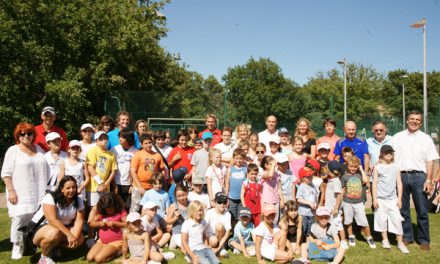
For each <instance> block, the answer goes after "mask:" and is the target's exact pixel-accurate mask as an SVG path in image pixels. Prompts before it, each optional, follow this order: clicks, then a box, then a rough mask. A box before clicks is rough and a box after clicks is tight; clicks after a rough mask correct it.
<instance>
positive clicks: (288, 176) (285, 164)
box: [274, 153, 296, 201]
mask: <svg viewBox="0 0 440 264" xmlns="http://www.w3.org/2000/svg"><path fill="white" fill-rule="evenodd" d="M274 158H275V161H276V162H277V164H278V170H277V171H278V174H279V175H280V178H279V179H280V186H281V193H282V195H283V201H289V200H295V197H296V188H295V184H293V173H292V171H291V170H290V168H289V160H288V159H287V156H286V155H284V154H282V153H278V154H276V155H275V157H274Z"/></svg>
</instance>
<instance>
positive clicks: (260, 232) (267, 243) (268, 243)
mask: <svg viewBox="0 0 440 264" xmlns="http://www.w3.org/2000/svg"><path fill="white" fill-rule="evenodd" d="M253 232H254V235H256V236H260V237H262V238H263V240H262V241H261V248H265V247H272V246H273V240H274V237H275V235H276V234H277V233H278V232H280V228H279V227H278V225H277V224H275V223H274V224H273V234H271V233H270V231H269V229H268V228H267V226H266V224H265V223H264V222H261V223H260V224H259V225H258V226H257V228H255V229H254V231H253Z"/></svg>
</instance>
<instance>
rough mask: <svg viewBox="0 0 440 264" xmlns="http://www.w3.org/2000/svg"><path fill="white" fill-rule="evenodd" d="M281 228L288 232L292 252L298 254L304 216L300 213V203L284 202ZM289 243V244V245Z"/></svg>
mask: <svg viewBox="0 0 440 264" xmlns="http://www.w3.org/2000/svg"><path fill="white" fill-rule="evenodd" d="M279 224H280V228H281V230H285V231H286V232H287V240H288V241H289V243H290V247H291V249H292V252H294V253H295V255H298V254H299V253H300V250H301V236H302V217H301V216H300V215H299V214H298V203H297V202H295V201H292V200H290V201H287V202H286V203H285V204H284V214H283V217H281V219H280V223H279ZM288 246H289V244H287V247H288Z"/></svg>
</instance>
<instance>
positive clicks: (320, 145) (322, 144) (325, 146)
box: [318, 142, 330, 150]
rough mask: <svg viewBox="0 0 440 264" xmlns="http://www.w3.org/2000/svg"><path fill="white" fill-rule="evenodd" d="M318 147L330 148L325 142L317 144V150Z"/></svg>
mask: <svg viewBox="0 0 440 264" xmlns="http://www.w3.org/2000/svg"><path fill="white" fill-rule="evenodd" d="M320 149H330V144H329V143H327V142H324V143H321V144H319V145H318V150H320Z"/></svg>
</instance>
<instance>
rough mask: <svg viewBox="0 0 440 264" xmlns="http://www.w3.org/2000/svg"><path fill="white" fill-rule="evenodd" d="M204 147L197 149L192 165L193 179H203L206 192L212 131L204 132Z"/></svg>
mask: <svg viewBox="0 0 440 264" xmlns="http://www.w3.org/2000/svg"><path fill="white" fill-rule="evenodd" d="M202 139H203V148H202V149H199V150H196V151H195V152H194V154H193V155H192V158H191V165H192V166H193V167H192V171H191V174H192V179H193V180H194V179H196V178H197V180H196V181H201V184H202V189H203V190H204V192H205V193H206V190H207V187H206V170H207V169H208V166H209V149H210V147H211V143H212V133H211V132H204V133H203V134H202Z"/></svg>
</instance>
